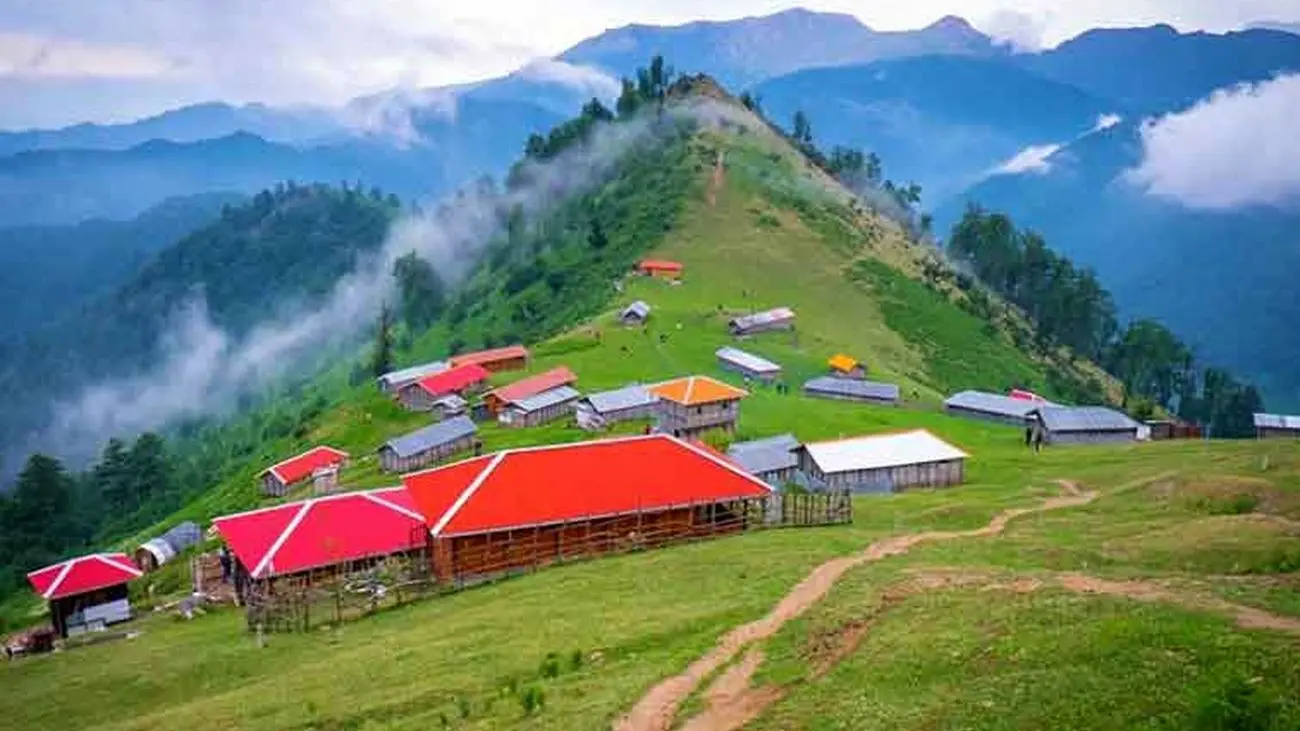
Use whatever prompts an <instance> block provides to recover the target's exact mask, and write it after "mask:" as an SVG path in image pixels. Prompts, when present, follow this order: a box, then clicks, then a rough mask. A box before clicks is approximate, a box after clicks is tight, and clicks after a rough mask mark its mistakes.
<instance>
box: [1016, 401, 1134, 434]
mask: <svg viewBox="0 0 1300 731" xmlns="http://www.w3.org/2000/svg"><path fill="white" fill-rule="evenodd" d="M1038 418H1039V419H1041V420H1042V422H1043V426H1044V427H1045V428H1046V429H1047V430H1048V431H1054V432H1071V431H1128V430H1134V431H1136V430H1137V428H1138V426H1139V424H1138V423H1137V422H1136V421H1134V420H1133V419H1131V418H1129V416H1128V415H1127V414H1123V413H1120V412H1118V411H1116V410H1114V409H1108V408H1106V407H1105V406H1042V407H1040V408H1039V409H1038Z"/></svg>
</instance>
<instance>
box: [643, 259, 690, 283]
mask: <svg viewBox="0 0 1300 731" xmlns="http://www.w3.org/2000/svg"><path fill="white" fill-rule="evenodd" d="M684 269H685V267H683V266H682V263H681V262H678V261H666V260H664V259H643V260H642V261H641V263H639V264H637V265H636V270H637V271H638V272H640V273H641V274H644V275H646V276H648V277H667V278H669V279H677V278H678V277H680V276H682V271H683V270H684Z"/></svg>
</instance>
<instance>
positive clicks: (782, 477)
mask: <svg viewBox="0 0 1300 731" xmlns="http://www.w3.org/2000/svg"><path fill="white" fill-rule="evenodd" d="M798 449H799V440H798V439H795V437H794V435H793V434H781V435H779V436H775V437H767V438H766V439H755V440H753V441H749V442H736V443H735V444H732V445H731V447H730V448H728V449H727V457H729V458H730V459H731V461H732V462H735V463H736V464H738V465H740V466H741V467H743V468H744V469H745V471H746V472H748V473H749V474H751V475H753V476H755V477H757V478H758V479H760V480H762V481H763V482H766V483H767V484H769V485H771V486H772V487H774V488H776V489H780V488H781V486H782V485H785V484H786V483H788V482H792V481H794V479H795V474H796V473H797V472H798V471H799V455H798V454H797V451H798Z"/></svg>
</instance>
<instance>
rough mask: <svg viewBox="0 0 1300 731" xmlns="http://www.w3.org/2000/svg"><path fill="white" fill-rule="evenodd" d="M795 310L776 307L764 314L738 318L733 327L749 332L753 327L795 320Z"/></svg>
mask: <svg viewBox="0 0 1300 731" xmlns="http://www.w3.org/2000/svg"><path fill="white" fill-rule="evenodd" d="M793 319H794V310H792V309H790V308H789V307H774V308H772V309H770V310H766V311H763V312H755V313H754V314H752V315H745V316H744V317H737V318H736V319H734V320H732V321H731V323H730V324H731V326H732V327H733V328H736V329H737V330H748V329H749V328H751V327H758V326H760V325H767V324H769V323H773V322H780V321H781V320H793Z"/></svg>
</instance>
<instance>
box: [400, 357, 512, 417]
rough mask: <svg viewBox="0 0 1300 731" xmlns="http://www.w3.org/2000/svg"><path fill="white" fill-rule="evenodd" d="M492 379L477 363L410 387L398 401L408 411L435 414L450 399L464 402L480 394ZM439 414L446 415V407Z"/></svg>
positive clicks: (427, 378) (416, 382)
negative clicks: (471, 396)
mask: <svg viewBox="0 0 1300 731" xmlns="http://www.w3.org/2000/svg"><path fill="white" fill-rule="evenodd" d="M490 375H491V374H490V373H488V370H487V369H486V368H484V367H483V366H481V365H479V364H477V363H467V364H465V365H459V366H455V367H453V368H449V369H447V370H445V371H442V372H440V373H434V374H433V375H430V376H425V377H424V378H421V379H419V380H417V381H413V382H411V383H408V384H407V385H405V386H403V387H402V388H401V390H400V391H398V392H397V400H398V402H399V403H400V404H401V405H402V407H403V408H405V409H406V410H407V411H434V410H435V408H436V407H439V402H440V401H442V400H443V399H444V398H446V397H447V396H460V397H462V398H463V397H464V396H466V395H468V394H473V393H477V392H479V391H480V390H482V389H483V387H484V385H486V384H487V380H488V377H489V376H490ZM438 410H439V411H440V412H441V411H445V410H446V405H445V404H444V405H442V406H441V408H439V409H438Z"/></svg>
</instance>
